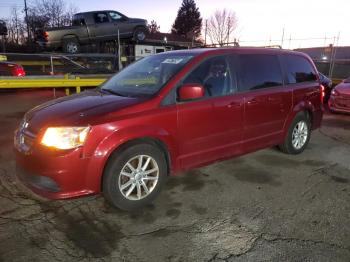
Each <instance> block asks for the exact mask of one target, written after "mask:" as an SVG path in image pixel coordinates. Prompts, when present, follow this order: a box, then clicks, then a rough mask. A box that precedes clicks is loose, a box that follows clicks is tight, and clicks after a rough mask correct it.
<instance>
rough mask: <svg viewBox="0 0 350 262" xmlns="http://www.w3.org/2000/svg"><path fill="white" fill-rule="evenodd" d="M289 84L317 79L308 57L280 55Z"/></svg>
mask: <svg viewBox="0 0 350 262" xmlns="http://www.w3.org/2000/svg"><path fill="white" fill-rule="evenodd" d="M282 59H283V61H284V64H285V70H286V75H287V79H288V83H289V84H297V83H304V82H314V81H317V74H316V72H315V69H314V67H313V66H312V64H311V63H310V61H309V60H308V59H306V58H305V57H303V56H299V55H282Z"/></svg>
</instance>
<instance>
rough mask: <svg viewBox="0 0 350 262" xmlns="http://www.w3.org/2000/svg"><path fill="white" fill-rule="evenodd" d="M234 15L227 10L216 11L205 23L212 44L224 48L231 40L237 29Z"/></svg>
mask: <svg viewBox="0 0 350 262" xmlns="http://www.w3.org/2000/svg"><path fill="white" fill-rule="evenodd" d="M237 25H238V20H237V16H236V13H235V12H233V11H230V10H227V9H223V10H217V11H215V13H214V14H213V15H212V16H211V17H210V18H209V19H208V21H207V30H206V31H207V33H208V36H209V38H210V40H211V42H212V44H215V45H216V44H217V45H219V46H224V45H225V44H228V43H229V42H230V40H231V39H233V32H234V31H235V29H236V28H237Z"/></svg>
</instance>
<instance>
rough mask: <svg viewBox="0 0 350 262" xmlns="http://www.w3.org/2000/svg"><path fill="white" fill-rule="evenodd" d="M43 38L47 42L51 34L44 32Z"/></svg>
mask: <svg viewBox="0 0 350 262" xmlns="http://www.w3.org/2000/svg"><path fill="white" fill-rule="evenodd" d="M43 36H44V38H45V39H46V40H48V39H49V33H48V32H44V33H43Z"/></svg>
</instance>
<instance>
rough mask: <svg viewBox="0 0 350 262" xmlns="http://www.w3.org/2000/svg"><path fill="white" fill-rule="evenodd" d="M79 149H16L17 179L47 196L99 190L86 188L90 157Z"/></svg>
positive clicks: (39, 193)
mask: <svg viewBox="0 0 350 262" xmlns="http://www.w3.org/2000/svg"><path fill="white" fill-rule="evenodd" d="M81 151H82V149H81V148H77V149H75V150H72V151H70V152H65V153H63V154H62V152H61V153H58V154H57V153H55V152H48V151H47V150H43V151H40V150H36V151H33V152H31V153H30V154H26V153H23V152H21V151H20V150H18V149H17V148H15V156H16V175H17V178H18V179H19V180H20V181H21V182H22V183H23V184H24V185H26V186H27V187H28V188H29V189H31V190H32V191H33V192H34V193H36V194H38V195H40V196H42V197H45V198H49V199H67V198H76V197H80V196H86V195H92V194H96V193H98V192H96V191H94V190H93V189H89V188H88V187H87V168H86V167H87V166H88V162H89V158H82V157H81Z"/></svg>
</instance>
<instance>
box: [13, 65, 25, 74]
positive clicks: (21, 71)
mask: <svg viewBox="0 0 350 262" xmlns="http://www.w3.org/2000/svg"><path fill="white" fill-rule="evenodd" d="M13 75H14V76H25V75H26V72H25V71H24V69H23V67H22V66H20V65H17V66H16V67H15V68H14V69H13Z"/></svg>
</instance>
